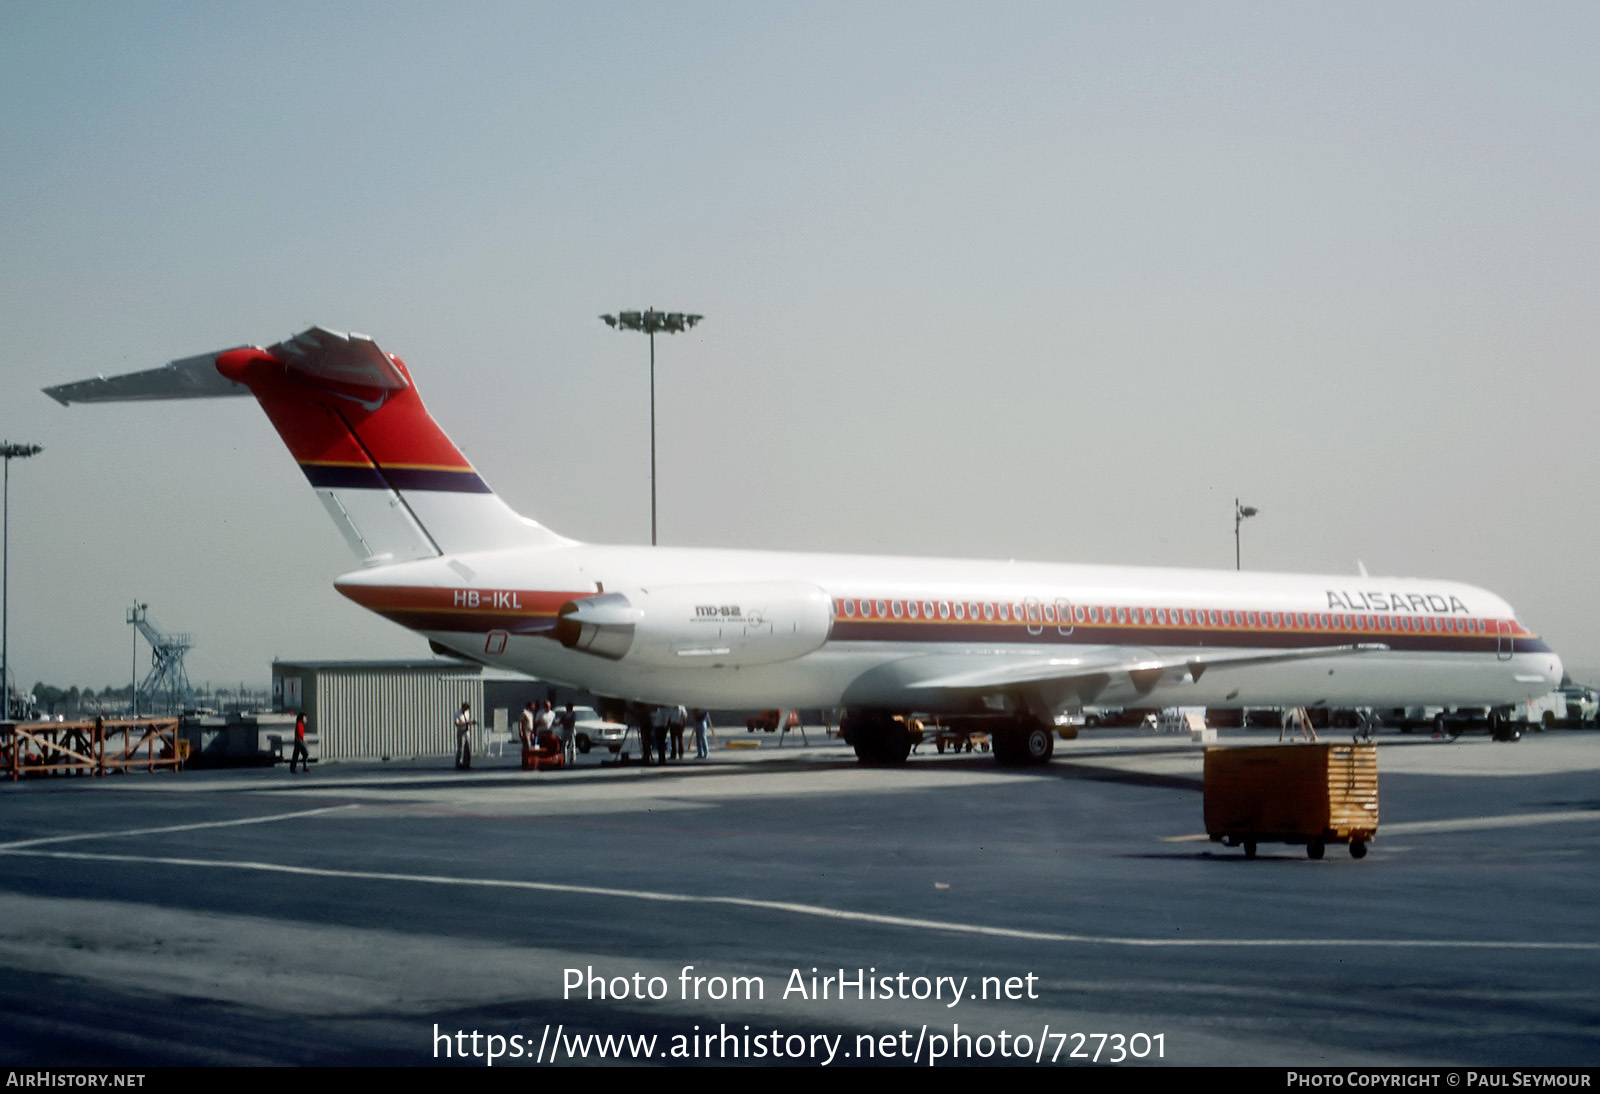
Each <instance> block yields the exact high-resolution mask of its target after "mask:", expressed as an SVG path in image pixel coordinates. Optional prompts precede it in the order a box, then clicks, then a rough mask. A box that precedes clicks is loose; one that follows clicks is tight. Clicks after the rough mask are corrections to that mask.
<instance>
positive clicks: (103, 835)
mask: <svg viewBox="0 0 1600 1094" xmlns="http://www.w3.org/2000/svg"><path fill="white" fill-rule="evenodd" d="M354 808H356V806H355V805H353V804H349V805H325V806H323V807H322V808H320V809H300V810H297V811H295V812H293V813H274V814H272V815H271V816H267V817H243V818H240V819H239V820H225V821H202V822H200V823H198V824H169V825H167V826H166V827H164V828H118V829H115V830H113V831H110V832H79V833H77V834H75V835H71V836H41V837H40V838H38V839H24V840H17V841H16V842H15V843H0V852H4V851H18V850H21V849H22V848H24V847H39V846H41V845H43V844H46V843H71V842H72V841H73V840H85V839H111V838H113V837H116V836H156V835H163V834H165V833H167V832H196V831H199V830H200V829H202V828H234V827H237V826H238V825H241V824H267V823H269V822H271V821H281V820H293V819H294V818H296V817H315V816H317V815H318V814H319V813H333V812H336V811H338V810H340V809H354Z"/></svg>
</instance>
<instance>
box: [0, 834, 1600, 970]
mask: <svg viewBox="0 0 1600 1094" xmlns="http://www.w3.org/2000/svg"><path fill="white" fill-rule="evenodd" d="M0 853H5V854H12V855H20V856H26V857H30V858H58V859H74V860H80V861H84V862H128V863H139V864H141V865H153V866H193V867H200V868H202V869H211V870H254V871H259V872H262V873H274V874H295V875H298V876H301V877H327V878H343V879H348V880H355V881H402V882H411V883H413V884H422V885H458V886H461V887H463V888H478V889H513V890H515V889H521V890H525V891H533V892H542V893H571V894H576V895H579V896H601V897H615V898H618V899H623V900H646V901H654V902H657V903H662V904H710V905H721V906H724V907H734V908H756V909H760V910H762V911H769V912H787V913H789V914H791V915H803V916H815V917H818V918H821V919H835V920H844V921H849V922H854V923H872V924H877V925H879V926H885V927H910V928H914V929H917V930H924V931H939V932H942V933H945V934H966V935H980V936H983V937H988V938H1012V939H1021V940H1024V941H1029V942H1068V943H1078V944H1087V945H1100V946H1144V947H1189V948H1199V947H1212V948H1216V947H1236V948H1254V949H1271V948H1280V949H1282V948H1299V949H1311V948H1319V947H1321V948H1325V947H1339V948H1350V949H1380V948H1389V949H1404V948H1416V949H1436V950H1559V951H1583V952H1594V951H1597V950H1600V942H1525V941H1517V940H1514V939H1513V940H1507V941H1493V940H1473V939H1459V938H1416V939H1404V938H1127V937H1116V936H1113V935H1092V934H1068V933H1064V932H1060V931H1030V930H1022V929H1019V928H1014V927H989V926H984V925H983V924H978V923H955V922H951V921H948V920H937V919H918V918H915V917H912V916H899V915H882V914H879V913H875V912H852V911H849V910H847V909H843V908H828V907H825V906H823V905H820V904H797V903H793V902H791V901H785V900H757V899H755V898H752V897H737V896H695V895H693V894H690V893H663V892H653V891H651V890H649V889H609V888H602V887H600V886H596V885H563V884H560V883H557V882H551V881H517V880H512V879H507V878H474V877H444V876H441V875H437V874H394V873H385V872H378V871H372V870H333V869H328V868H326V867H318V866H286V865H283V864H281V863H276V862H251V861H248V860H236V861H218V860H215V859H192V858H168V857H164V856H156V855H104V854H91V853H88V852H83V851H28V850H16V851H13V850H6V849H3V848H0Z"/></svg>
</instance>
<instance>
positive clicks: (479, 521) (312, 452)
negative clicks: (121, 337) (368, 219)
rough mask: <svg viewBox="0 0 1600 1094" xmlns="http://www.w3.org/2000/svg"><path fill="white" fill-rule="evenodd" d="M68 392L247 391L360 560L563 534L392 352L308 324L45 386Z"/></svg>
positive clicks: (88, 395) (75, 397) (53, 392)
mask: <svg viewBox="0 0 1600 1094" xmlns="http://www.w3.org/2000/svg"><path fill="white" fill-rule="evenodd" d="M45 394H47V395H49V396H50V397H51V398H52V399H55V400H56V401H57V402H59V403H61V404H62V405H63V406H66V405H68V404H70V403H87V402H122V401H127V400H144V399H182V398H202V397H210V396H219V395H224V396H225V395H254V396H255V397H256V401H257V402H259V403H260V404H261V408H262V409H263V410H264V411H266V414H267V417H268V418H269V419H270V420H271V421H272V424H273V426H274V427H275V428H276V429H277V431H278V435H279V436H280V437H282V438H283V442H284V444H286V445H287V446H288V448H289V452H290V454H291V455H292V456H294V458H295V461H296V462H297V463H299V465H300V469H301V470H302V471H303V472H304V473H305V476H306V478H307V479H308V480H309V481H310V483H311V485H312V487H313V488H314V489H315V490H316V492H317V496H318V497H319V498H320V499H321V500H322V503H323V506H324V507H325V508H326V509H327V510H328V514H329V515H330V516H331V517H333V520H334V523H335V524H337V525H338V527H339V530H340V531H341V532H343V533H344V536H345V539H346V540H347V541H348V542H349V543H350V546H351V548H352V549H353V550H354V551H355V552H356V554H357V555H359V556H360V557H361V558H362V559H364V560H365V561H366V563H367V564H368V565H383V564H385V563H390V562H406V561H410V560H412V559H418V558H429V557H433V556H435V555H441V554H456V553H460V552H466V551H484V550H497V549H500V548H506V547H544V546H559V545H562V544H566V543H570V542H571V541H570V540H567V539H564V538H562V537H561V536H558V535H556V534H555V533H554V532H551V531H550V530H549V529H547V528H545V527H543V526H542V525H540V524H538V523H536V522H534V521H532V520H529V519H528V518H526V517H523V516H520V515H519V514H518V513H516V512H515V511H514V510H512V509H511V507H510V506H508V505H506V504H505V502H503V501H501V500H500V498H499V497H498V496H497V495H496V494H495V493H494V492H493V491H492V490H490V489H489V487H488V486H487V485H486V484H485V483H484V481H483V480H482V479H481V478H479V477H478V473H477V471H475V470H474V469H473V467H472V465H471V464H470V463H468V462H467V459H466V457H465V456H463V455H462V454H461V452H460V450H459V449H457V448H456V446H455V445H454V444H453V443H451V441H450V438H449V437H447V436H445V433H444V430H442V429H440V428H439V425H438V423H437V422H435V421H434V420H433V418H432V416H431V415H429V413H428V411H427V409H426V408H425V407H424V406H423V405H422V400H421V398H420V397H418V395H417V391H416V387H415V385H413V383H412V381H411V374H410V373H409V372H408V371H407V370H406V367H405V365H404V364H403V363H402V362H401V361H400V359H399V358H398V357H395V356H393V355H392V354H386V353H384V352H383V351H382V350H380V349H379V348H378V346H377V343H375V342H374V341H373V340H372V339H370V338H367V337H365V336H364V335H360V334H341V333H339V332H337V331H330V330H324V329H323V328H321V327H312V328H311V329H310V330H308V331H305V332H304V333H302V334H298V335H296V336H295V337H293V338H290V339H287V340H285V341H283V342H279V343H277V344H276V345H272V346H267V347H266V348H264V349H263V348H261V347H258V346H242V347H239V348H237V349H230V350H223V351H222V352H220V353H212V354H202V355H200V356H198V357H187V358H184V359H182V360H178V361H174V362H172V363H171V364H169V365H166V366H163V367H162V368H157V369H150V370H148V371H145V372H137V373H130V374H128V375H125V376H113V377H100V378H98V379H94V380H84V381H81V382H79V383H74V384H63V385H60V386H59V387H52V388H46V389H45Z"/></svg>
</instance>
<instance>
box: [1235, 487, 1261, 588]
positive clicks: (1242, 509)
mask: <svg viewBox="0 0 1600 1094" xmlns="http://www.w3.org/2000/svg"><path fill="white" fill-rule="evenodd" d="M1258 512H1260V510H1259V509H1257V508H1256V507H1255V506H1253V505H1240V504H1239V499H1238V498H1234V499H1233V568H1234V569H1235V570H1237V569H1239V568H1240V567H1239V525H1241V524H1243V523H1244V520H1245V518H1246V517H1253V516H1255V515H1256V514H1257V513H1258Z"/></svg>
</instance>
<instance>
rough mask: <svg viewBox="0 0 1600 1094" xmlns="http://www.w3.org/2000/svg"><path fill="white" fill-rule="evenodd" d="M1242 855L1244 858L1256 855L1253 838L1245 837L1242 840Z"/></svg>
mask: <svg viewBox="0 0 1600 1094" xmlns="http://www.w3.org/2000/svg"><path fill="white" fill-rule="evenodd" d="M1244 857H1245V858H1255V857H1256V841H1255V840H1253V839H1247V840H1245V841H1244Z"/></svg>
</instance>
